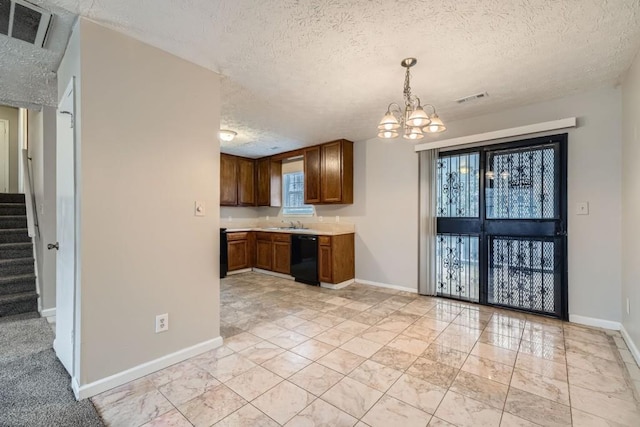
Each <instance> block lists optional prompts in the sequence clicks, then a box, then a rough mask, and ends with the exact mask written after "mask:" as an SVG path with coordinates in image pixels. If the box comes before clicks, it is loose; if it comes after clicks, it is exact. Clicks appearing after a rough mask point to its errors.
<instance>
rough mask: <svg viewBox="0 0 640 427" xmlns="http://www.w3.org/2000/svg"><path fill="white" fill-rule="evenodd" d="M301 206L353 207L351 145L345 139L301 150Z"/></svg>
mask: <svg viewBox="0 0 640 427" xmlns="http://www.w3.org/2000/svg"><path fill="white" fill-rule="evenodd" d="M304 191H305V194H304V199H305V200H304V202H305V203H307V204H315V205H318V204H332V203H336V204H351V203H353V142H351V141H347V140H345V139H340V140H338V141H333V142H328V143H326V144H322V145H318V146H315V147H310V148H306V149H305V150H304Z"/></svg>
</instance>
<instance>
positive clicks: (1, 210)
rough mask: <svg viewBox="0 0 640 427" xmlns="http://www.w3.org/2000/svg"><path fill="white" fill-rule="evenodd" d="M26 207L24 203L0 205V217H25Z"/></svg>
mask: <svg viewBox="0 0 640 427" xmlns="http://www.w3.org/2000/svg"><path fill="white" fill-rule="evenodd" d="M26 214H27V205H25V204H24V203H0V215H26Z"/></svg>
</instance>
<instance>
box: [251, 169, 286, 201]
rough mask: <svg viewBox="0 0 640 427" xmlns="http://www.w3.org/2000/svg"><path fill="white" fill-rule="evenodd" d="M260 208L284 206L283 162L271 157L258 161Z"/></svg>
mask: <svg viewBox="0 0 640 427" xmlns="http://www.w3.org/2000/svg"><path fill="white" fill-rule="evenodd" d="M256 169H257V174H256V187H257V190H258V191H257V193H258V194H257V201H258V206H274V207H280V206H282V161H275V160H272V159H271V158H270V157H265V158H263V159H259V160H256Z"/></svg>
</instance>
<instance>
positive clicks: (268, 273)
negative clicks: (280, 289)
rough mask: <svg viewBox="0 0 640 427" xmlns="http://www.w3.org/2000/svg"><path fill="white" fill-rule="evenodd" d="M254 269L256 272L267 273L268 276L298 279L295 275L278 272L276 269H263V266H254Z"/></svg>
mask: <svg viewBox="0 0 640 427" xmlns="http://www.w3.org/2000/svg"><path fill="white" fill-rule="evenodd" d="M252 270H253V272H254V273H261V274H266V275H267V276H274V277H279V278H281V279H287V280H295V279H296V278H295V277H293V276H290V275H288V274H282V273H277V272H275V271H270V270H263V269H261V268H256V267H253V269H252Z"/></svg>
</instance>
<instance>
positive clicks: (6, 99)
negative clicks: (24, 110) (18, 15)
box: [0, 1, 76, 108]
mask: <svg viewBox="0 0 640 427" xmlns="http://www.w3.org/2000/svg"><path fill="white" fill-rule="evenodd" d="M31 3H34V4H37V5H39V6H42V7H43V8H44V9H46V10H49V11H50V12H52V13H53V14H54V17H53V21H52V24H51V28H50V29H49V35H48V38H47V42H46V44H45V46H44V48H38V47H35V46H34V45H32V44H29V43H26V42H23V41H21V40H17V39H14V38H11V37H7V36H5V35H3V34H0V70H1V72H0V104H4V105H10V106H13V107H35V108H39V106H41V105H56V104H57V84H56V70H57V69H58V65H59V64H60V61H61V59H62V55H63V54H64V50H65V48H66V46H67V41H68V40H69V34H70V33H71V27H72V25H73V22H74V21H75V18H76V16H75V14H73V13H70V12H68V11H66V10H64V9H62V8H59V7H56V6H52V5H50V4H45V3H43V2H42V1H31Z"/></svg>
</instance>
